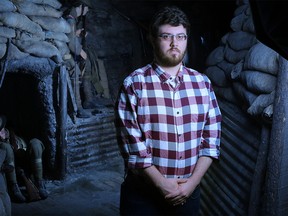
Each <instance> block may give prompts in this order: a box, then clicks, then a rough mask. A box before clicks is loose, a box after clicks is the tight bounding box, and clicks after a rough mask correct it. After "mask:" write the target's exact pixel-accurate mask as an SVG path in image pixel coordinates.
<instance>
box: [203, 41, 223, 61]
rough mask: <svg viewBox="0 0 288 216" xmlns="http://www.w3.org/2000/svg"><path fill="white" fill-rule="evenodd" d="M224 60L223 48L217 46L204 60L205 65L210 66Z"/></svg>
mask: <svg viewBox="0 0 288 216" xmlns="http://www.w3.org/2000/svg"><path fill="white" fill-rule="evenodd" d="M223 60H224V47H223V46H219V47H217V48H215V49H214V50H212V52H211V53H210V54H209V55H208V57H207V59H206V65H207V66H212V65H216V64H217V63H219V62H221V61H223Z"/></svg>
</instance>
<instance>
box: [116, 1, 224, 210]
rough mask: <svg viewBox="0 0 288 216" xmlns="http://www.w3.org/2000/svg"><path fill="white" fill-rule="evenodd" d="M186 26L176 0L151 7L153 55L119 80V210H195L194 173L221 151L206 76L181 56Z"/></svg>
mask: <svg viewBox="0 0 288 216" xmlns="http://www.w3.org/2000/svg"><path fill="white" fill-rule="evenodd" d="M189 27H190V25H189V21H188V19H187V17H186V15H185V14H184V13H183V12H182V11H181V10H180V9H178V8H176V7H165V8H164V9H162V10H161V11H160V12H159V13H157V14H156V15H155V17H154V18H153V19H152V23H151V25H150V28H149V29H150V40H151V43H152V46H153V49H154V61H153V63H151V64H148V65H146V66H145V67H143V68H140V69H138V70H136V71H134V72H133V73H131V74H130V75H129V76H128V77H127V78H126V79H125V80H124V83H123V86H122V88H121V91H120V94H119V98H118V100H117V103H116V106H115V111H116V120H115V126H116V129H117V138H118V143H119V147H120V151H121V154H122V156H123V158H124V161H125V167H126V174H127V175H126V177H125V180H124V182H123V184H122V186H121V198H120V213H121V214H122V215H197V214H198V211H199V206H200V191H199V190H200V189H199V184H200V180H201V178H202V177H203V175H204V174H205V173H206V171H207V170H208V168H209V166H210V165H211V163H212V161H213V159H218V157H219V154H220V133H221V131H220V130H221V129H220V127H221V126H220V122H221V113H220V109H219V107H218V103H217V101H216V97H215V94H214V92H213V89H212V86H211V83H210V81H209V80H208V78H207V77H206V76H205V75H203V74H200V73H198V72H197V71H195V70H193V69H190V68H187V67H185V66H184V65H183V64H182V61H183V58H184V55H185V53H186V48H187V35H188V34H189Z"/></svg>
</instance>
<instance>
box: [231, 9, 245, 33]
mask: <svg viewBox="0 0 288 216" xmlns="http://www.w3.org/2000/svg"><path fill="white" fill-rule="evenodd" d="M246 19H247V16H246V15H245V14H244V13H241V14H239V15H237V16H235V17H233V18H232V20H231V22H230V27H231V29H232V30H233V31H235V32H236V31H241V30H242V26H243V24H244V22H245V21H246Z"/></svg>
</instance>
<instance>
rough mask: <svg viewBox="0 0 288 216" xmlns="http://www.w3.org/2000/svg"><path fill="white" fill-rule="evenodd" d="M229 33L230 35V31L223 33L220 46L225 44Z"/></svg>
mask: <svg viewBox="0 0 288 216" xmlns="http://www.w3.org/2000/svg"><path fill="white" fill-rule="evenodd" d="M229 35H230V32H228V33H226V34H225V35H223V37H222V38H221V40H220V46H226V44H227V40H228V37H229Z"/></svg>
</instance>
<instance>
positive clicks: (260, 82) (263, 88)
mask: <svg viewBox="0 0 288 216" xmlns="http://www.w3.org/2000/svg"><path fill="white" fill-rule="evenodd" d="M240 79H241V82H242V83H243V84H244V85H245V86H246V87H247V89H248V90H250V91H252V92H254V93H256V94H267V93H271V92H272V91H274V90H275V88H276V83H277V77H276V76H274V75H271V74H267V73H262V72H259V71H247V70H245V71H242V72H241V74H240Z"/></svg>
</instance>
